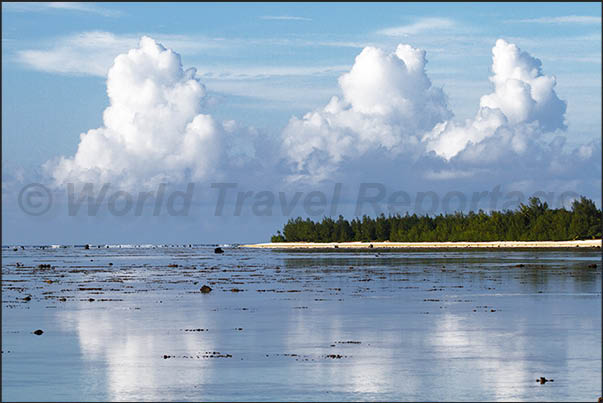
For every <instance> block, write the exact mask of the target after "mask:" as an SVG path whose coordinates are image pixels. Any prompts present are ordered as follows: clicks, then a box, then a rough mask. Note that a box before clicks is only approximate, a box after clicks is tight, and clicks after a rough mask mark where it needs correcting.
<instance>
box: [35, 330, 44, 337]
mask: <svg viewBox="0 0 603 403" xmlns="http://www.w3.org/2000/svg"><path fill="white" fill-rule="evenodd" d="M42 333H44V331H43V330H41V329H38V330H34V332H33V334H35V335H37V336H40V335H41V334H42Z"/></svg>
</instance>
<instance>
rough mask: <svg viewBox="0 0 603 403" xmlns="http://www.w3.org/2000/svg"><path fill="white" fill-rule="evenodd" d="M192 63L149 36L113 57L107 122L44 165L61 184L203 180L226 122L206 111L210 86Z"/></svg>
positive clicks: (135, 184)
mask: <svg viewBox="0 0 603 403" xmlns="http://www.w3.org/2000/svg"><path fill="white" fill-rule="evenodd" d="M195 74H196V70H195V69H194V68H191V69H188V70H184V69H183V67H182V64H181V60H180V56H179V55H178V54H177V53H175V52H173V51H172V50H170V49H166V48H165V47H163V46H162V45H161V44H159V43H157V42H155V41H154V40H153V39H151V38H149V37H142V38H141V39H140V43H139V46H138V47H137V48H135V49H131V50H130V51H129V52H127V53H124V54H121V55H119V56H118V57H117V58H115V61H114V63H113V66H112V67H111V68H110V70H109V73H108V78H107V94H108V96H109V101H110V105H109V106H108V107H107V108H106V109H105V111H104V113H103V122H104V125H103V126H102V127H100V128H97V129H92V130H89V131H88V132H87V133H83V134H81V135H80V143H79V145H78V149H77V152H76V154H75V155H74V156H73V157H67V158H66V157H60V158H59V159H57V160H53V161H49V162H47V163H46V164H45V169H46V170H47V172H49V173H50V175H51V176H52V178H53V179H54V181H55V182H56V183H57V184H64V183H68V182H96V183H99V182H100V183H104V182H111V183H113V184H115V185H116V186H120V187H131V186H143V187H144V186H155V185H157V184H158V183H161V182H177V181H183V180H186V179H189V178H190V179H192V180H201V179H204V178H206V177H207V176H208V175H209V174H211V172H212V170H213V167H214V166H215V163H216V161H217V159H218V158H219V153H220V136H221V134H222V133H223V131H224V130H223V128H222V125H221V124H219V123H217V122H216V121H214V119H213V118H212V117H211V116H209V115H206V114H202V113H200V112H201V108H202V105H203V102H204V98H205V96H206V95H205V93H206V91H205V87H204V86H203V84H201V83H200V82H199V80H198V79H197V78H196V77H195Z"/></svg>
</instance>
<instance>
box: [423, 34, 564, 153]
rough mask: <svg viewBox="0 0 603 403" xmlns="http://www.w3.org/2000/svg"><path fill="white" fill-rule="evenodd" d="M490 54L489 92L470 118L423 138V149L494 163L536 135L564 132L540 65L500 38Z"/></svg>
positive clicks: (551, 80)
mask: <svg viewBox="0 0 603 403" xmlns="http://www.w3.org/2000/svg"><path fill="white" fill-rule="evenodd" d="M492 55H493V60H492V72H493V73H494V75H493V76H492V77H490V81H491V82H492V83H493V85H494V92H493V93H491V94H488V95H484V96H483V97H482V98H481V100H480V108H479V110H478V112H477V115H476V117H475V118H474V119H470V120H468V121H466V122H465V123H464V124H458V123H455V122H445V123H443V124H439V125H437V126H436V127H435V128H434V130H433V131H432V132H431V133H429V134H428V135H426V136H425V138H424V141H425V142H426V144H427V149H428V150H431V151H435V153H436V154H438V155H440V156H442V157H444V158H446V159H448V160H449V159H451V158H452V157H455V156H456V155H458V154H459V153H461V152H462V151H464V150H466V149H467V150H468V151H467V153H466V154H465V155H464V158H466V159H476V158H480V159H496V158H497V156H499V155H500V154H501V153H503V152H506V151H510V152H515V153H520V154H521V153H523V152H525V151H526V150H527V149H528V147H529V146H530V143H531V142H533V141H534V140H536V139H537V137H538V135H539V134H540V133H544V132H551V131H555V130H557V129H560V130H565V129H566V128H567V127H566V126H565V123H564V115H565V109H566V104H565V102H564V101H562V100H560V99H559V98H558V97H557V94H556V93H555V89H554V88H555V84H556V81H555V77H550V76H546V75H544V74H543V73H542V69H541V62H540V60H538V59H536V58H533V57H531V56H530V55H529V54H527V53H526V52H522V51H521V50H520V49H519V48H518V47H517V46H515V45H513V44H510V43H507V42H505V41H504V40H502V39H499V40H498V41H496V45H495V46H494V48H492ZM488 144H490V145H491V147H488V149H486V148H485V146H486V145H488ZM479 145H482V146H481V147H479ZM469 149H473V152H471V151H469ZM475 151H479V152H478V153H476V152H475ZM478 154H479V155H478Z"/></svg>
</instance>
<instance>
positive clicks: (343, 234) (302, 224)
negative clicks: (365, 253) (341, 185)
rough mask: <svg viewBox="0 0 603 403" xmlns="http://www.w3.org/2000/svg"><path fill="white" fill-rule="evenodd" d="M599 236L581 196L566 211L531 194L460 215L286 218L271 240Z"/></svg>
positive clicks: (596, 215)
mask: <svg viewBox="0 0 603 403" xmlns="http://www.w3.org/2000/svg"><path fill="white" fill-rule="evenodd" d="M594 238H601V210H599V209H597V206H596V205H595V203H594V202H593V201H592V200H590V199H587V198H585V197H581V198H580V200H574V202H573V203H572V207H571V210H567V209H565V208H559V209H551V208H549V206H548V204H547V203H546V202H544V203H543V202H541V201H540V199H539V198H537V197H532V198H530V199H529V202H528V204H523V203H522V204H520V205H519V208H518V209H517V210H505V211H492V212H490V213H485V212H484V211H483V210H479V211H478V212H477V213H476V212H473V211H472V212H469V213H467V214H464V213H462V212H456V213H453V214H446V215H442V214H440V215H437V216H433V217H431V216H428V215H423V216H417V215H416V214H413V215H409V214H408V213H407V214H406V215H404V216H402V215H400V214H396V215H390V216H387V217H386V216H385V215H384V214H381V215H380V216H378V217H376V218H371V217H369V216H366V215H364V216H363V217H362V218H358V217H357V218H354V219H353V220H352V221H348V220H346V219H344V218H343V216H341V215H340V216H339V218H338V219H337V220H334V219H332V218H330V217H324V218H323V219H322V221H320V222H318V221H317V222H314V221H312V220H310V219H309V218H307V219H305V220H304V219H302V218H301V217H298V218H295V219H290V220H289V221H288V222H287V223H286V224H285V226H284V227H283V230H282V232H281V231H277V233H276V235H273V236H272V238H271V241H272V242H351V241H366V242H369V241H376V242H378V241H391V242H454V241H469V242H478V241H569V240H576V239H594Z"/></svg>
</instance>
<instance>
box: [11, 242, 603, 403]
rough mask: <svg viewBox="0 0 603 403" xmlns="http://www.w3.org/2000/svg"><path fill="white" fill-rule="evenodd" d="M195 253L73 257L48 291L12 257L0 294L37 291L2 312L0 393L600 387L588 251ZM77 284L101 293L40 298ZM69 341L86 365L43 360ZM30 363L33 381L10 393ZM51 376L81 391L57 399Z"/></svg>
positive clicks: (565, 392)
mask: <svg viewBox="0 0 603 403" xmlns="http://www.w3.org/2000/svg"><path fill="white" fill-rule="evenodd" d="M203 253H204V254H203V255H201V253H200V252H199V253H197V255H196V254H195V252H187V254H186V255H184V254H182V253H174V254H173V255H170V254H169V253H167V252H165V251H162V252H161V259H163V260H164V261H165V263H166V264H165V265H164V266H167V264H168V263H169V264H172V263H173V262H174V261H175V259H179V260H177V261H178V263H179V266H178V267H175V268H174V267H172V268H166V267H164V266H162V265H161V264H160V263H157V260H158V258H156V257H151V258H150V260H149V261H150V262H153V263H152V266H148V267H147V266H145V264H147V261H146V260H145V259H146V258H144V257H141V256H129V255H128V254H127V251H125V252H124V253H123V254H122V255H119V256H115V255H112V256H111V259H112V260H113V261H116V262H118V258H119V263H117V264H116V266H114V267H115V268H114V269H112V270H103V271H98V270H97V271H94V272H92V271H91V272H86V273H80V272H77V273H75V272H73V267H72V266H82V264H83V262H84V260H85V261H88V260H89V257H90V256H85V257H84V256H78V255H74V256H70V258H69V262H68V263H65V264H64V266H63V267H58V268H57V269H56V273H55V274H57V275H60V273H63V274H64V275H65V277H57V278H59V279H60V281H61V283H59V284H58V285H56V287H55V285H54V283H53V285H44V286H43V287H42V288H36V287H40V286H39V285H38V284H39V279H36V278H35V277H29V275H27V276H26V275H25V274H23V273H22V272H21V271H19V270H21V269H19V270H17V269H16V268H15V267H13V266H10V264H12V263H9V267H8V268H7V269H6V270H5V272H4V274H5V275H7V274H8V275H9V278H12V279H23V280H25V282H23V283H19V284H20V285H19V287H20V289H21V288H23V290H22V291H20V290H17V289H13V288H10V289H9V288H6V284H3V287H5V288H3V290H4V291H5V298H6V299H7V300H9V299H10V300H13V301H14V300H15V298H17V297H20V296H21V294H22V293H32V294H33V295H34V298H33V300H32V301H31V302H29V304H30V305H27V307H28V308H29V307H31V308H32V309H28V310H20V311H17V310H9V311H6V312H3V313H6V314H7V316H5V318H3V338H4V343H5V344H4V345H3V348H5V346H10V349H12V350H13V352H11V354H8V355H3V365H4V368H3V369H4V373H3V389H4V391H5V395H4V397H5V398H7V399H8V400H28V399H29V400H39V399H35V397H37V396H45V397H46V399H47V400H81V399H82V398H83V397H85V400H203V401H218V400H230V401H241V400H242V401H249V400H412V401H417V400H491V401H492V400H505V401H508V400H547V401H550V400H568V399H572V400H574V399H577V400H589V399H593V398H594V396H596V395H597V394H598V393H599V391H600V387H601V383H600V382H601V381H600V379H599V377H598V376H597V377H595V379H593V374H597V373H599V372H598V371H599V370H600V359H601V347H600V337H601V333H600V328H601V320H600V318H601V316H600V315H601V311H600V303H601V294H600V289H601V270H600V268H599V269H596V270H589V269H586V265H587V263H589V262H588V261H585V260H584V256H585V255H584V254H583V253H582V252H581V253H579V254H578V255H576V256H577V257H576V256H574V255H572V254H571V253H568V252H564V254H562V253H561V252H551V253H550V254H543V253H537V254H535V255H534V254H531V253H528V252H516V253H515V252H513V253H507V254H505V255H501V254H497V253H493V252H487V253H486V252H471V251H467V252H455V253H445V254H444V253H442V254H434V253H425V252H421V253H391V254H380V256H375V254H368V253H360V254H355V253H352V252H346V253H341V252H339V253H334V254H325V253H308V254H303V253H289V254H287V253H274V254H270V253H265V252H264V251H261V252H259V251H236V252H235V251H233V252H232V253H231V254H226V255H225V256H222V257H219V258H218V257H214V256H213V255H208V254H207V253H205V252H203ZM552 257H554V258H552ZM595 258H598V256H597V255H595V254H592V255H591V259H595ZM94 259H95V260H97V259H98V257H96V256H95V257H94ZM32 260H33V261H35V259H32ZM199 262H206V263H199ZM518 264H524V267H516V266H517V265H518ZM57 265H58V266H60V261H59V262H58V263H57ZM70 265H71V266H70ZM193 266H196V268H195V269H193V268H192V267H193ZM19 276H21V277H19ZM122 278H123V283H120V282H115V280H120V279H122ZM120 281H121V280H120ZM210 281H211V282H214V284H212V287H213V288H214V290H213V291H212V292H211V293H210V294H208V295H201V294H200V293H199V292H198V288H199V285H200V284H204V283H209V282H210ZM84 282H86V283H85V284H86V285H85V287H84V288H86V287H88V288H95V287H96V288H103V292H105V294H104V297H105V298H107V301H105V302H103V301H100V300H97V301H95V302H88V301H87V297H88V295H84V294H85V292H84V291H79V293H75V297H73V298H69V301H68V302H66V303H62V304H61V303H55V302H56V300H46V299H45V297H42V294H41V293H42V292H50V291H44V290H54V291H52V292H58V290H60V289H61V288H62V287H75V289H79V288H82V284H84ZM233 282H236V283H235V284H233ZM70 284H71V285H70ZM107 284H110V285H107ZM235 286H236V287H238V288H240V289H242V290H243V291H241V292H232V291H231V289H232V288H233V287H235ZM52 287H55V288H52ZM109 287H110V288H111V289H112V290H113V291H108V288H109ZM128 287H130V288H128ZM69 292H72V291H69ZM73 292H75V291H73ZM80 293H81V294H82V295H80ZM57 295H59V294H57ZM57 295H54V294H51V295H46V296H50V297H52V296H54V297H56V296H57ZM118 296H119V298H115V297H118ZM80 297H81V298H80ZM96 298H99V297H98V296H97V297H96ZM111 298H115V299H114V300H111V301H109V300H110V299H111ZM53 301H54V302H53ZM51 303H54V305H53V309H52V310H49V308H47V306H48V304H51ZM42 321H45V322H44V323H45V325H44V329H45V330H46V331H47V332H46V333H45V335H44V336H43V338H38V339H34V340H36V341H37V343H38V344H37V345H36V347H35V348H37V350H36V351H37V353H38V354H40V355H42V356H43V357H45V360H37V361H32V360H30V359H28V357H27V355H26V353H27V350H28V348H31V344H28V343H31V342H32V340H31V339H29V338H24V337H22V334H23V333H25V331H24V330H23V329H29V328H32V327H33V326H34V325H35V326H38V324H39V323H40V322H42ZM187 329H188V330H197V329H203V331H187ZM14 331H21V332H22V333H17V334H15V333H11V332H14ZM53 335H60V337H59V336H53ZM53 337H54V338H53ZM42 343H47V344H42ZM71 345H77V348H78V349H79V354H73V355H68V356H67V358H61V359H62V360H64V361H65V362H68V361H66V360H71V361H69V362H70V363H72V364H73V365H72V367H74V368H81V371H82V373H77V374H74V373H72V372H70V371H69V370H68V369H66V368H65V367H62V366H57V365H55V364H56V362H55V363H53V360H54V359H55V358H56V357H59V356H61V357H63V356H64V355H65V354H63V352H64V351H66V350H67V347H68V346H71ZM66 346H67V347H66ZM214 352H215V353H216V354H214ZM217 353H220V354H217ZM164 356H169V358H164ZM197 357H198V358H197ZM34 370H35V375H36V379H37V383H34V382H33V380H30V381H29V382H27V383H28V385H29V386H30V387H29V388H27V389H23V388H19V387H18V385H19V384H20V382H23V374H28V373H32V372H33V371H34ZM540 376H546V377H547V378H549V379H551V378H552V379H554V380H555V381H554V382H552V383H549V384H547V385H539V384H537V383H536V382H535V380H536V378H538V377H540ZM56 377H59V378H61V379H62V381H63V382H65V383H67V384H72V385H76V387H74V388H73V390H72V391H69V390H66V391H65V392H63V394H61V395H57V394H55V389H53V387H52V383H53V379H56ZM82 385H85V387H82ZM70 393H71V394H70ZM82 393H84V394H85V396H82ZM32 396H33V397H34V398H32Z"/></svg>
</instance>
